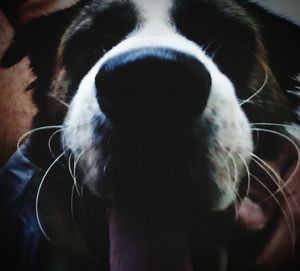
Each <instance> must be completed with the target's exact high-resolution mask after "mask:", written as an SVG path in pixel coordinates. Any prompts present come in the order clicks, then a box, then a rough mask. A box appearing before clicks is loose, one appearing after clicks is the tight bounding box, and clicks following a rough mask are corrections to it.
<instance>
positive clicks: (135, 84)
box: [31, 0, 294, 270]
mask: <svg viewBox="0 0 300 271" xmlns="http://www.w3.org/2000/svg"><path fill="white" fill-rule="evenodd" d="M74 14H76V15H74ZM74 14H73V13H72V16H70V17H72V20H70V22H68V23H64V24H62V25H63V26H64V27H62V30H61V31H60V32H59V33H58V34H57V35H56V36H55V37H56V40H57V41H58V42H57V43H56V44H55V46H53V47H52V48H54V49H52V51H51V54H52V55H51V54H50V55H51V56H52V60H51V61H52V62H51V65H50V66H51V67H52V69H49V67H46V68H44V65H43V64H40V63H39V62H40V60H37V57H38V55H37V54H36V55H35V53H34V52H32V53H31V57H32V60H33V66H34V69H35V70H36V72H37V74H38V76H39V75H40V78H42V79H44V81H45V82H46V83H44V82H42V81H40V82H42V83H40V85H42V86H43V87H44V84H45V85H46V86H47V87H48V88H49V91H48V95H49V96H51V97H54V98H55V99H56V100H59V101H60V102H58V103H57V104H55V105H53V104H54V102H53V100H51V101H49V102H46V105H45V106H44V108H41V112H42V113H41V114H40V116H43V117H40V118H39V120H40V119H41V118H42V119H43V118H48V119H53V115H54V119H55V120H57V119H61V121H62V122H61V123H60V124H62V127H63V129H62V136H61V145H62V146H63V149H64V150H65V152H66V154H67V155H68V157H71V159H73V160H74V162H75V164H76V165H77V167H78V171H80V172H81V175H82V185H87V186H88V187H89V188H90V189H91V191H93V192H95V193H96V194H98V195H99V196H100V197H108V198H109V201H110V203H111V206H112V207H111V215H110V218H109V220H110V221H111V225H112V226H111V227H110V232H111V239H112V241H111V242H112V243H113V242H115V245H112V246H111V253H112V255H114V257H115V258H116V259H119V258H118V257H120V258H122V257H123V256H120V255H119V248H122V249H125V250H126V249H128V250H130V249H131V248H130V242H131V241H130V240H131V237H132V236H131V231H130V230H129V231H128V232H129V233H126V234H124V235H125V237H119V235H121V232H122V231H124V230H120V229H119V227H121V228H124V227H123V226H124V225H125V228H126V227H129V228H130V227H131V226H132V225H133V224H134V223H132V222H128V221H126V220H127V219H124V220H125V221H126V222H124V221H122V222H120V221H119V220H120V218H119V217H122V216H125V217H127V218H128V217H129V218H133V220H134V219H136V216H140V217H141V220H142V222H138V223H136V225H144V224H147V223H149V224H150V225H151V226H148V228H150V227H152V226H153V228H155V227H156V226H157V225H156V224H152V223H153V222H149V221H152V220H155V219H157V218H158V219H159V220H160V221H162V222H161V224H162V225H163V227H164V226H165V227H166V228H169V227H170V225H174V224H176V225H177V226H174V228H175V230H174V232H175V234H174V235H173V234H170V238H169V237H166V240H165V241H166V242H169V241H170V240H171V239H175V240H177V241H178V242H183V243H184V242H186V239H188V238H187V236H185V235H186V226H185V225H183V224H184V223H183V222H182V221H183V220H184V219H185V218H186V217H189V216H190V215H191V214H189V212H191V211H190V209H191V208H190V207H191V206H193V208H194V209H195V211H192V212H191V213H192V215H193V216H195V215H196V214H197V211H199V214H201V213H203V212H210V211H220V210H225V209H227V208H228V207H229V206H230V205H231V204H233V203H234V202H235V201H236V199H237V195H238V191H239V186H240V183H241V182H242V180H243V179H248V176H249V165H250V161H251V159H252V157H253V155H260V156H264V157H262V158H270V157H276V155H277V153H278V151H279V150H280V144H279V143H278V142H279V141H278V138H271V137H269V135H268V134H267V133H265V134H263V133H262V134H260V135H258V131H257V129H254V124H255V123H256V124H257V123H260V124H266V123H269V124H270V123H280V124H283V123H285V124H286V123H289V122H292V121H293V118H294V115H293V114H294V113H293V108H292V105H291V104H290V103H289V101H288V99H287V98H286V97H285V95H284V93H283V91H282V90H281V86H280V82H278V80H277V78H275V76H274V73H273V71H272V69H271V67H270V66H269V62H268V59H267V53H266V49H265V47H264V45H263V41H262V39H261V32H260V30H259V26H258V23H257V21H256V20H255V19H254V18H253V17H251V16H250V15H249V14H248V13H247V11H246V10H245V9H244V7H243V6H240V5H239V4H237V3H236V2H235V1H226V0H224V1H217V0H216V1H204V0H203V1H200V0H186V1H184V0H178V1H177V0H155V1H153V0H152V1H149V0H128V1H125V0H120V1H117V0H103V1H91V2H89V3H87V4H84V5H83V7H81V8H80V9H79V12H78V13H77V12H75V13H74ZM60 16H61V15H60ZM64 16H65V15H64V14H63V15H62V16H61V17H60V19H59V20H60V21H64V20H63V17H64ZM45 46H46V44H45ZM39 50H41V49H39ZM39 57H40V56H39ZM45 57H47V56H45ZM53 59H55V61H54V60H53ZM35 63H36V64H35ZM49 63H50V62H49ZM38 80H39V79H38ZM38 82H39V81H38ZM40 88H41V87H40ZM63 104H64V105H63ZM53 108H55V109H54V110H53ZM48 121H49V120H48ZM55 124H56V123H55ZM272 128H274V127H272ZM275 128H276V127H275ZM275 130H276V129H275ZM281 132H282V131H281ZM275 137H276V136H275ZM274 142H276V147H275V148H274V149H273V150H272V151H270V150H269V149H270V148H269V147H270V146H272V144H274ZM254 153H256V154H254ZM133 206H134V207H133ZM151 210H152V211H151ZM172 210H173V211H172ZM188 210H189V211H188ZM143 212H145V213H146V214H148V215H149V219H148V218H145V217H146V216H145V215H142V214H141V213H143ZM164 212H167V213H168V215H167V216H169V217H170V219H169V222H167V219H166V218H165V215H164ZM153 213H156V214H153ZM120 214H121V215H120ZM156 216H157V217H156ZM121 220H122V219H121ZM178 221H181V222H178ZM128 225H129V226H128ZM142 227H143V226H141V228H142ZM133 228H134V227H133ZM146 228H147V227H146ZM148 228H147V230H149V229H148ZM183 228H184V229H183ZM137 231H138V232H139V230H137ZM141 231H142V232H143V230H141ZM150 232H151V230H150ZM166 232H167V231H166ZM123 233H124V232H123ZM176 234H177V235H180V236H181V235H182V236H181V237H176V238H174V236H175V235H176ZM142 235H143V234H141V236H142ZM112 236H117V237H112ZM126 238H127V239H128V240H127V241H128V242H127V244H128V243H129V244H128V245H124V244H125V241H124V240H125V239H126ZM143 238H144V237H136V236H135V237H132V240H135V241H133V244H131V245H132V246H133V247H134V245H135V244H138V243H145V242H146V241H145V240H143V241H141V240H140V239H143ZM137 240H139V241H137ZM158 240H159V241H162V240H163V238H162V237H159V238H158ZM182 240H184V241H182ZM123 241H124V242H123ZM159 241H158V243H159ZM118 242H119V243H118ZM150 243H151V242H150ZM162 243H163V241H162ZM175 243H176V241H174V247H175V249H174V251H173V252H174V253H173V255H175V254H176V253H179V252H180V251H181V250H182V251H183V250H184V251H189V249H188V248H187V247H189V244H188V242H187V244H184V245H182V244H181V245H177V244H175ZM151 244H152V243H151ZM176 247H178V249H177V248H176ZM144 248H145V247H144ZM132 249H133V250H135V249H134V248H132ZM164 249H165V250H167V249H166V248H165V247H164V246H163V248H162V250H164ZM168 249H169V250H171V251H172V249H170V248H168ZM150 250H151V249H150ZM153 251H154V252H153V253H154V254H155V253H158V249H157V248H156V249H154V248H153ZM185 253H186V252H184V253H181V256H180V257H179V256H178V257H179V258H180V259H181V260H182V268H181V270H192V269H191V267H190V266H189V260H188V258H189V257H190V256H191V255H190V254H189V252H187V255H185ZM138 254H139V253H137V250H135V253H129V255H130V256H131V257H136V258H137V259H138V258H139V257H140V258H141V259H142V260H141V262H143V257H145V256H144V254H147V253H146V252H144V251H142V252H141V255H138ZM171 254H172V253H171V252H169V255H171ZM182 255H184V256H182ZM125 258H126V257H125ZM122 261H123V263H127V264H128V261H127V260H126V259H124V258H122V260H120V262H122ZM111 262H118V260H116V261H111ZM175 262H176V261H175ZM177 265H178V266H180V264H178V263H177ZM137 266H138V265H137ZM178 268H179V267H178ZM115 270H120V269H118V267H116V269H115ZM122 270H123V269H122ZM126 270H127V269H126ZM130 270H131V269H130ZM156 270H158V269H156ZM159 270H160V269H159ZM164 270H166V269H164ZM176 270H177V269H176ZM178 270H179V269H178Z"/></svg>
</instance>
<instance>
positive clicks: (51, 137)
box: [48, 128, 63, 158]
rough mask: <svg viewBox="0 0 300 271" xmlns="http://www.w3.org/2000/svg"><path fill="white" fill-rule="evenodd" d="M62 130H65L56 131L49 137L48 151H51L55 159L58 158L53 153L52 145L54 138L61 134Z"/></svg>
mask: <svg viewBox="0 0 300 271" xmlns="http://www.w3.org/2000/svg"><path fill="white" fill-rule="evenodd" d="M62 130H63V128H62V129H59V130H57V131H55V132H54V133H52V135H51V136H50V137H49V140H48V149H49V151H50V153H51V155H52V157H53V158H56V156H55V154H54V152H53V149H52V146H51V143H52V140H53V138H54V136H56V135H57V134H58V133H61V131H62Z"/></svg>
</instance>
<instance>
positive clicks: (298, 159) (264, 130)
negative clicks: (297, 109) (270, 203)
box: [252, 128, 300, 186]
mask: <svg viewBox="0 0 300 271" xmlns="http://www.w3.org/2000/svg"><path fill="white" fill-rule="evenodd" d="M252 130H255V131H259V132H266V133H272V134H275V135H277V136H280V137H282V138H283V139H286V140H287V141H288V142H290V143H291V144H292V146H293V147H294V149H295V151H296V154H297V162H296V166H295V169H294V170H293V172H292V174H291V175H290V176H289V178H288V179H287V180H286V182H285V183H284V186H287V185H288V184H289V183H290V182H291V180H293V178H294V177H295V175H296V174H297V171H298V170H299V167H300V150H299V147H298V145H297V143H296V142H295V141H294V140H293V139H291V138H290V137H289V136H287V135H285V134H283V133H279V132H277V131H274V130H270V129H264V128H252Z"/></svg>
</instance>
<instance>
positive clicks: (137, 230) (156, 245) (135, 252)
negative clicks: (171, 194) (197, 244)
mask: <svg viewBox="0 0 300 271" xmlns="http://www.w3.org/2000/svg"><path fill="white" fill-rule="evenodd" d="M153 200H155V199H153ZM183 217H184V215H183V211H181V210H175V211H171V212H170V209H169V208H164V207H162V208H158V207H157V208H153V206H151V207H150V206H148V207H147V206H140V205H139V204H137V205H136V206H135V204H134V203H132V204H126V205H124V204H122V202H117V203H116V202H115V203H114V204H113V206H112V208H111V212H110V216H109V224H110V226H109V237H110V270H111V271H137V270H139V271H150V270H151V271H152V270H155V271H160V270H161V271H169V270H170V271H171V270H172V271H177V270H178V271H192V264H191V259H190V253H189V249H188V242H187V235H186V231H185V227H184V223H183V221H184V218H183Z"/></svg>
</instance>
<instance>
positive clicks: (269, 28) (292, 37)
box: [246, 2, 300, 90]
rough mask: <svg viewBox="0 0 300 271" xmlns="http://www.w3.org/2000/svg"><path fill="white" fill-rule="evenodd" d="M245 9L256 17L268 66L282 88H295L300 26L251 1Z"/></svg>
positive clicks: (299, 58) (298, 68)
mask: <svg viewBox="0 0 300 271" xmlns="http://www.w3.org/2000/svg"><path fill="white" fill-rule="evenodd" d="M246 5H247V7H246V8H247V10H248V11H249V12H250V14H251V15H252V16H253V17H254V18H255V19H256V21H257V23H258V26H259V28H260V30H261V33H262V39H263V43H264V45H265V48H266V52H267V55H268V59H269V63H270V67H271V69H272V71H273V73H274V75H275V77H276V79H277V81H278V83H279V85H280V87H281V89H283V90H296V89H295V86H296V84H297V82H296V80H295V79H296V76H297V75H298V74H299V73H300V54H299V48H300V27H299V26H298V25H296V24H295V23H293V22H292V21H289V20H288V19H286V18H284V17H281V16H277V15H275V14H273V13H272V12H270V11H269V10H267V9H265V8H262V7H260V6H258V5H256V4H253V3H249V2H248V3H247V4H246Z"/></svg>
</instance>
